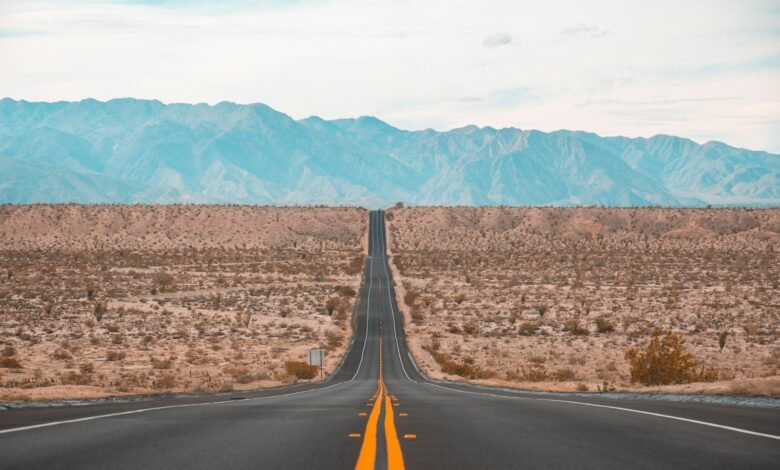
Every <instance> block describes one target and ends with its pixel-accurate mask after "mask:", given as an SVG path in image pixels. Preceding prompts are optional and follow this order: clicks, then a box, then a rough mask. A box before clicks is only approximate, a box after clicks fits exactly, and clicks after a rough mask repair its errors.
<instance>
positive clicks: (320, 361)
mask: <svg viewBox="0 0 780 470" xmlns="http://www.w3.org/2000/svg"><path fill="white" fill-rule="evenodd" d="M308 353H309V354H308V355H307V357H306V362H307V363H308V364H309V365H310V366H320V378H322V366H324V365H325V350H324V349H310V350H309V351H308Z"/></svg>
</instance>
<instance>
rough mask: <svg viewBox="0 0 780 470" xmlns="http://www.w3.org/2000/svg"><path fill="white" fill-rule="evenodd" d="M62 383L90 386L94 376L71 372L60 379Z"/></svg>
mask: <svg viewBox="0 0 780 470" xmlns="http://www.w3.org/2000/svg"><path fill="white" fill-rule="evenodd" d="M60 382H62V385H89V384H90V383H92V376H91V375H89V374H79V373H78V372H72V371H71V372H68V373H66V374H65V375H63V376H62V377H61V378H60Z"/></svg>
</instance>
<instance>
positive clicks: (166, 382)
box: [153, 374, 176, 390]
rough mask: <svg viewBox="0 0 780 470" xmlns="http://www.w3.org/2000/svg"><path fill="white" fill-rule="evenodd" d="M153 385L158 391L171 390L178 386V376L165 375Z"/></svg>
mask: <svg viewBox="0 0 780 470" xmlns="http://www.w3.org/2000/svg"><path fill="white" fill-rule="evenodd" d="M153 385H154V388H156V389H158V390H170V389H172V388H174V387H175V386H176V376H174V375H173V374H165V375H163V376H162V377H160V378H159V379H157V380H155V381H154V384H153Z"/></svg>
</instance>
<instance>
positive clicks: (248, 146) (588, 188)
mask: <svg viewBox="0 0 780 470" xmlns="http://www.w3.org/2000/svg"><path fill="white" fill-rule="evenodd" d="M67 201H72V202H216V203H227V202H235V203H258V204H348V205H364V206H372V207H376V206H385V205H388V204H391V203H393V202H395V201H404V202H406V203H410V204H426V205H439V204H443V205H455V204H458V205H499V204H501V205H595V204H600V205H612V206H628V205H631V206H638V205H665V206H679V205H705V204H710V203H711V204H716V205H720V204H724V205H746V206H751V205H765V204H775V205H776V204H779V203H780V156H778V155H773V154H768V153H765V152H753V151H748V150H743V149H737V148H734V147H729V146H728V145H725V144H722V143H718V142H708V143H706V144H704V145H699V144H696V143H694V142H692V141H690V140H687V139H683V138H679V137H671V136H655V137H652V138H650V139H629V138H624V137H600V136H597V135H595V134H590V133H585V132H570V131H558V132H552V133H544V132H539V131H525V130H519V129H513V128H510V129H493V128H490V127H485V128H478V127H476V126H468V127H464V128H461V129H453V130H451V131H448V132H436V131H433V130H425V131H404V130H400V129H396V128H394V127H392V126H390V125H388V124H387V123H385V122H382V121H380V120H379V119H376V118H373V117H361V118H357V119H339V120H334V121H326V120H323V119H320V118H318V117H310V118H307V119H303V120H300V121H295V120H294V119H292V118H290V117H289V116H287V115H285V114H282V113H280V112H277V111H275V110H273V109H271V108H269V107H268V106H265V105H262V104H253V105H237V104H233V103H226V102H225V103H219V104H217V105H215V106H209V105H205V104H197V105H188V104H170V105H165V104H163V103H160V102H159V101H146V100H135V99H118V100H111V101H108V102H99V101H95V100H84V101H80V102H57V103H31V102H26V101H15V100H11V99H4V100H0V202H13V203H29V202H67Z"/></svg>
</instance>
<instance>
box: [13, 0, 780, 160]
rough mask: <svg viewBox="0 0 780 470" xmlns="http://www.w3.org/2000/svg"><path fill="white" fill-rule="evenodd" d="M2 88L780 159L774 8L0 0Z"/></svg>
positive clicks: (718, 3)
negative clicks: (253, 106) (743, 150)
mask: <svg viewBox="0 0 780 470" xmlns="http://www.w3.org/2000/svg"><path fill="white" fill-rule="evenodd" d="M0 60H2V63H3V67H2V73H0V90H2V92H0V93H2V94H3V95H5V96H10V97H13V98H24V99H28V100H47V101H52V100H61V99H65V100H77V99H82V98H85V97H94V98H97V99H110V98H114V97H124V96H133V97H139V98H157V99H160V100H162V101H165V102H173V101H183V102H209V103H216V102H219V101H222V100H230V101H236V102H241V103H248V102H263V103H267V104H269V105H270V106H273V107H274V108H276V109H279V110H281V111H283V112H286V113H288V114H290V115H292V116H293V117H295V118H302V117H306V116H308V115H312V114H317V115H320V116H323V117H325V118H336V117H348V116H359V115H366V114H368V115H376V116H378V117H380V118H382V119H384V120H386V121H388V122H390V123H391V124H394V125H396V126H399V127H402V128H407V129H421V128H426V127H433V128H436V129H448V128H452V127H458V126H463V125H466V124H471V123H473V124H477V125H481V126H486V125H490V126H493V127H504V126H514V127H520V128H534V129H541V130H548V131H549V130H555V129H560V128H566V129H582V130H588V131H593V132H597V133H600V134H603V135H617V134H620V135H628V136H650V135H654V134H658V133H666V134H675V135H681V136H686V137H690V138H693V139H694V140H696V141H699V142H704V141H707V140H721V141H725V142H727V143H730V144H732V145H737V146H742V147H747V148H751V149H761V150H769V151H772V152H776V153H780V85H779V84H780V2H778V1H775V0H768V1H749V0H741V1H725V0H713V1H693V0H681V1H670V0H660V1H654V2H649V1H646V0H624V1H614V0H612V1H610V0H601V1H577V0H548V1H545V2H538V1H533V2H531V1H499V0H479V1H462V0H332V1H328V0H293V1H290V0H261V1H249V0H234V1H227V2H208V1H205V0H195V1H193V0H190V1H186V0H169V1H164V0H146V1H143V0H142V1H133V0H126V1H100V0H61V1H51V0H50V1H45V0H43V1H39V0H2V2H0Z"/></svg>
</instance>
